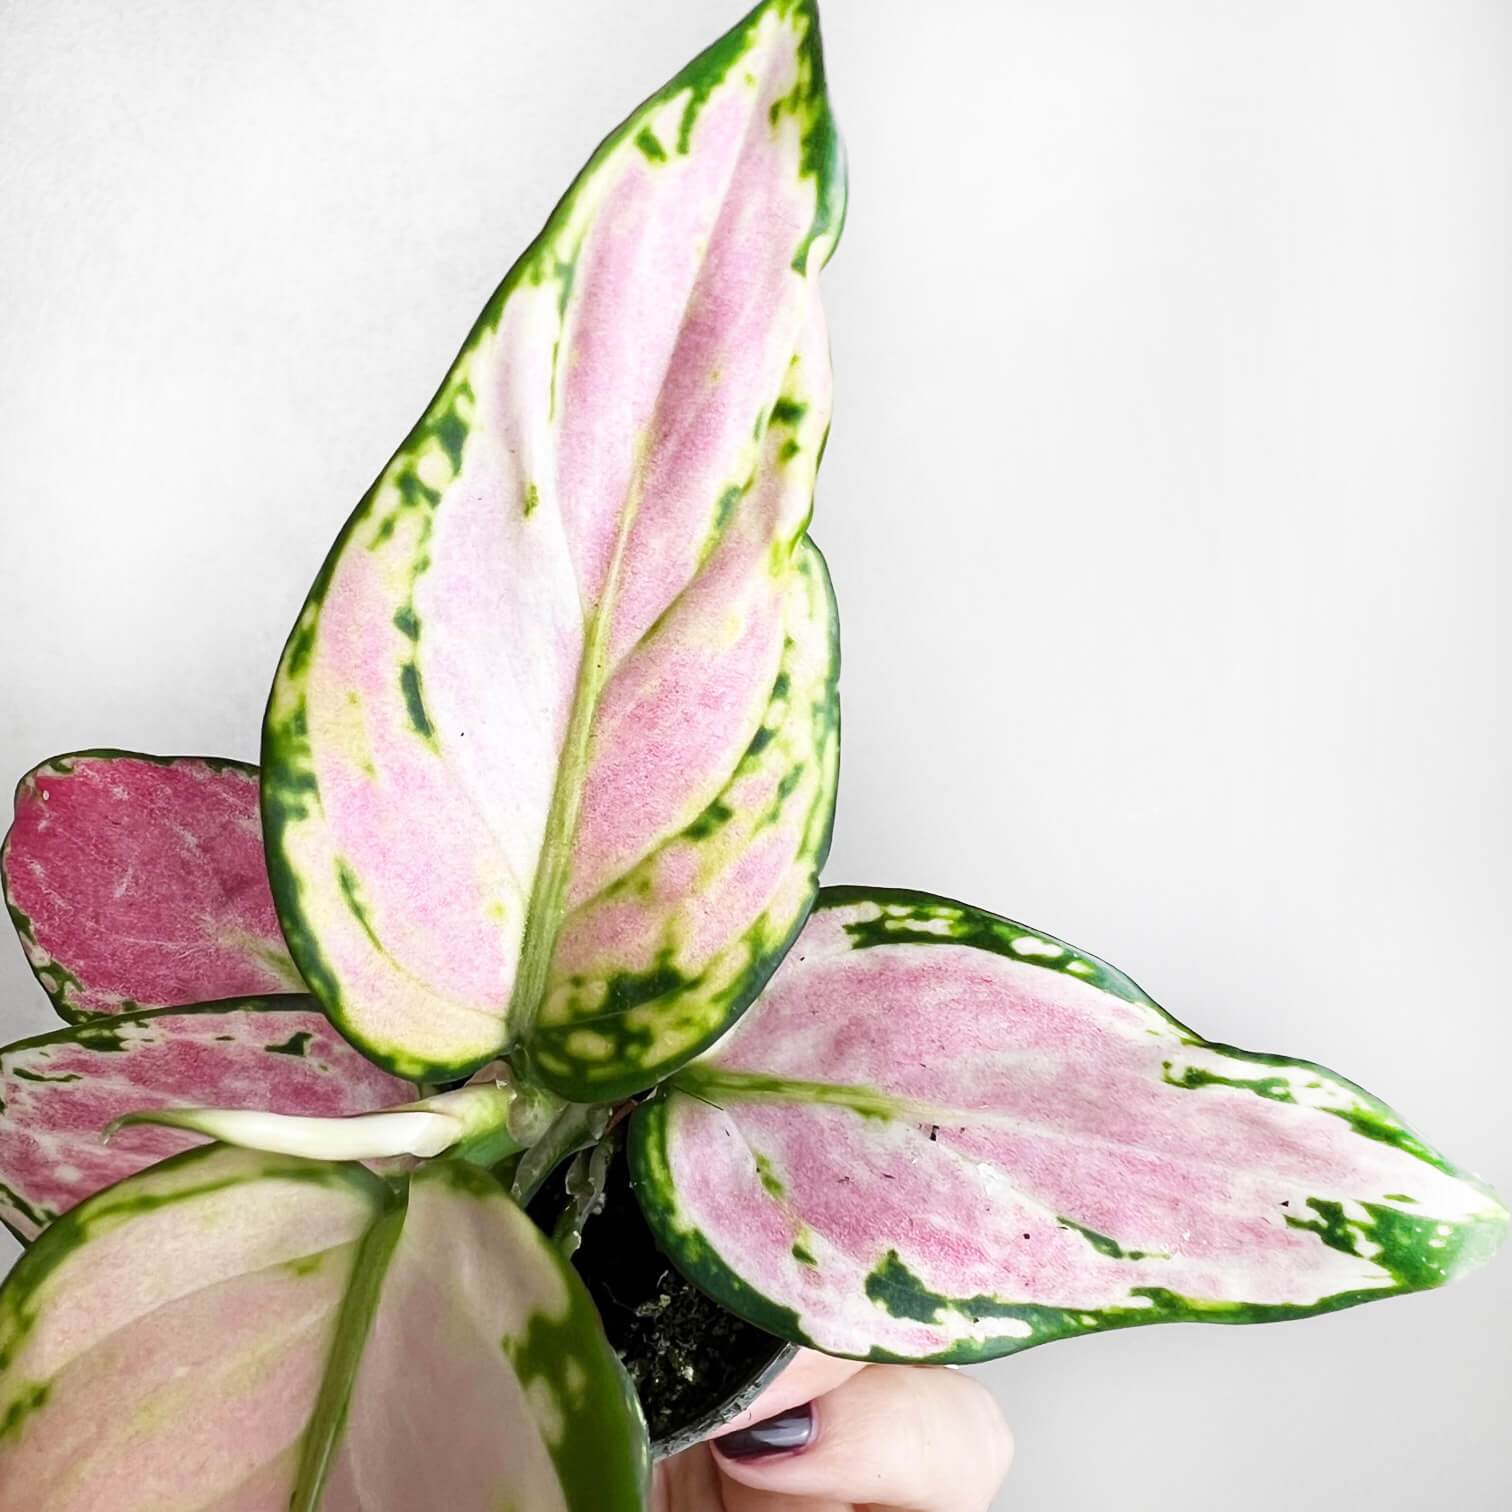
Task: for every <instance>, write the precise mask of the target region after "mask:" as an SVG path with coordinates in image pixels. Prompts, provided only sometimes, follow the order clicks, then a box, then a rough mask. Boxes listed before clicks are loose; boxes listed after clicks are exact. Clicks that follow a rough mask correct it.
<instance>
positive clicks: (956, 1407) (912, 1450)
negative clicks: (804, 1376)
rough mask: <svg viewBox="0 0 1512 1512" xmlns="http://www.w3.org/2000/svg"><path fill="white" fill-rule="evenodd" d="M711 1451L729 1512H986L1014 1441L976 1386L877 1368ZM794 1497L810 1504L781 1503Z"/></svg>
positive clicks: (936, 1373) (940, 1375)
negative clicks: (864, 1511)
mask: <svg viewBox="0 0 1512 1512" xmlns="http://www.w3.org/2000/svg"><path fill="white" fill-rule="evenodd" d="M710 1447H711V1448H712V1449H713V1451H714V1455H715V1462H716V1464H717V1465H718V1467H719V1472H720V1475H721V1476H722V1477H723V1478H724V1480H725V1482H726V1486H725V1505H726V1507H727V1508H728V1509H729V1512H799V1509H800V1508H803V1507H805V1506H807V1505H812V1506H813V1507H814V1509H815V1512H818V1509H819V1508H825V1509H826V1512H828V1509H829V1508H831V1507H834V1506H837V1505H838V1506H839V1507H842V1508H843V1507H849V1506H852V1505H854V1504H857V1503H859V1504H861V1505H862V1506H875V1507H886V1508H899V1509H903V1512H986V1509H987V1508H988V1506H989V1504H990V1503H991V1501H992V1498H993V1497H994V1496H995V1495H996V1494H997V1491H998V1488H999V1487H1000V1486H1001V1485H1002V1483H1003V1479H1004V1477H1005V1476H1006V1475H1007V1473H1008V1466H1009V1464H1010V1462H1011V1461H1012V1458H1013V1439H1012V1435H1011V1434H1010V1433H1009V1432H1008V1428H1007V1425H1006V1424H1005V1423H1004V1422H1003V1418H1002V1414H1001V1413H1000V1412H999V1411H998V1407H997V1404H996V1403H995V1402H994V1401H993V1399H992V1397H991V1396H990V1395H989V1394H988V1392H987V1391H986V1390H985V1388H984V1387H983V1386H982V1385H981V1384H980V1383H979V1382H977V1381H975V1380H973V1379H972V1378H971V1377H969V1376H965V1375H960V1374H958V1373H957V1372H955V1371H952V1370H932V1369H928V1368H920V1367H918V1366H902V1365H874V1366H870V1367H869V1368H867V1369H865V1370H863V1371H861V1372H860V1374H858V1375H855V1376H853V1377H852V1378H851V1379H850V1380H849V1381H847V1382H846V1383H845V1384H844V1385H843V1386H841V1387H839V1388H838V1389H837V1390H835V1391H831V1392H829V1393H828V1394H827V1395H825V1396H822V1397H819V1398H818V1399H817V1400H815V1401H814V1402H811V1403H809V1404H807V1405H806V1406H805V1407H796V1408H793V1409H790V1410H789V1411H787V1412H785V1413H783V1414H781V1415H779V1416H778V1417H776V1418H770V1419H768V1420H766V1421H765V1422H762V1423H756V1424H753V1425H752V1426H751V1427H749V1428H745V1429H741V1430H740V1431H739V1432H736V1433H732V1434H727V1435H725V1436H724V1437H723V1438H718V1439H713V1440H711V1441H710ZM751 1493H755V1494H754V1495H753V1494H751ZM789 1497H791V1498H795V1499H797V1498H808V1499H809V1502H808V1503H805V1502H804V1501H802V1500H794V1501H792V1502H789V1501H787V1500H782V1499H780V1498H789Z"/></svg>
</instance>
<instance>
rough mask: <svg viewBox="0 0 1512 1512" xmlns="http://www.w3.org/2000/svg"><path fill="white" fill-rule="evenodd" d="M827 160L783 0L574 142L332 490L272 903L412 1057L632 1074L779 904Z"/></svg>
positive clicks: (764, 957)
mask: <svg viewBox="0 0 1512 1512" xmlns="http://www.w3.org/2000/svg"><path fill="white" fill-rule="evenodd" d="M843 193H844V191H843V172H842V169H841V165H840V158H839V148H838V139H837V137H836V135H835V132H834V127H833V123H832V121H831V118H830V114H829V108H828V104H827V100H826V96H825V92H824V79H823V67H822V62H821V59H820V53H819V45H818V32H817V21H816V17H815V13H814V9H813V6H812V4H811V3H809V0H767V3H764V4H762V5H761V6H759V7H758V8H757V9H756V10H755V11H753V12H752V13H751V15H750V16H749V17H747V19H746V20H745V21H744V22H742V23H741V24H740V25H739V26H738V27H736V28H735V30H734V31H732V32H731V33H730V34H729V35H728V36H727V37H725V38H724V39H723V40H722V41H720V42H719V43H716V44H715V46H714V47H713V48H711V49H710V50H709V51H708V52H706V53H705V54H704V55H702V56H701V57H700V58H699V59H697V60H695V61H694V62H693V63H692V64H690V65H689V67H688V68H687V69H686V70H684V72H683V73H682V74H680V75H678V77H677V78H675V79H674V80H673V81H672V82H671V83H670V84H668V85H667V86H666V87H665V88H664V89H663V90H662V91H660V92H659V93H658V94H657V95H655V96H654V97H653V98H652V99H651V100H649V101H648V102H647V103H646V104H645V105H644V106H642V107H641V108H640V109H639V110H638V111H636V112H635V113H634V114H633V115H632V116H631V117H630V118H629V119H628V120H627V121H626V122H625V123H624V124H623V125H622V126H621V127H620V128H619V129H618V130H617V131H615V132H614V133H613V134H612V135H611V136H610V137H609V138H608V139H607V140H606V141H605V142H604V144H603V145H602V146H601V147H600V148H599V149H598V151H597V152H596V153H595V154H594V156H593V158H592V160H591V161H590V163H589V164H588V166H587V167H586V168H585V169H584V171H583V173H582V174H581V175H580V176H579V178H578V180H577V181H576V183H575V184H574V185H573V186H572V188H571V189H570V190H569V191H568V193H567V195H566V197H565V198H564V199H563V201H562V202H561V204H560V205H559V206H558V208H557V210H556V211H555V212H554V214H553V215H552V217H551V220H550V221H549V222H548V224H547V226H546V228H545V230H544V231H543V232H542V234H541V236H540V237H539V238H538V239H537V241H536V242H535V243H534V244H533V245H532V246H531V247H530V249H529V250H528V251H527V252H526V253H525V255H524V256H523V257H522V258H521V259H520V261H519V262H518V263H517V264H516V265H515V267H514V268H513V269H512V270H511V272H510V273H509V274H508V276H507V277H506V278H505V280H504V283H503V284H502V285H501V287H500V289H499V290H498V292H497V293H496V294H495V296H494V298H493V299H492V300H491V301H490V303H489V305H488V307H487V308H486V309H485V311H484V312H483V315H482V316H481V317H480V319H479V321H478V323H477V325H476V326H475V327H474V330H473V332H472V334H471V335H470V336H469V338H468V340H467V343H466V345H465V346H464V348H463V350H462V352H461V355H460V356H459V357H458V358H457V361H456V363H455V364H454V366H453V368H452V370H451V372H450V373H449V374H448V376H447V378H446V380H445V382H444V383H443V385H442V387H441V390H440V392H439V394H438V395H437V397H436V399H435V401H434V402H433V404H432V406H431V408H430V410H429V411H428V412H427V413H426V415H425V416H424V418H423V419H422V420H421V421H420V422H419V424H418V425H417V426H416V427H415V429H414V430H413V431H412V432H411V434H410V436H409V438H408V439H407V440H406V441H405V443H404V445H403V446H402V447H401V448H400V450H399V451H398V453H397V454H396V455H395V456H394V458H393V459H392V461H391V462H390V463H389V464H388V466H387V467H386V468H385V470H384V472H383V473H382V475H381V476H380V478H379V480H378V482H377V483H376V484H375V485H374V487H373V489H372V490H371V492H370V493H369V494H368V496H367V497H366V498H365V499H364V500H363V501H362V503H361V504H360V505H359V507H358V509H357V511H356V513H355V514H354V515H353V516H352V518H351V519H350V520H349V521H348V523H347V525H346V527H345V529H344V531H343V533H342V535H341V537H340V539H339V540H338V542H337V544H336V547H335V548H334V550H333V552H332V554H331V556H330V558H329V559H328V561H327V564H326V567H325V569H324V570H323V571H322V573H321V576H320V578H319V579H318V581H317V582H316V584H315V587H314V589H313V590H312V592H311V594H310V597H309V600H308V602H307V603H306V605H305V608H304V610H303V612H302V614H301V616H300V619H299V621H298V624H297V625H296V627H295V630H294V632H293V635H292V636H291V638H290V640H289V643H288V646H287V648H286V650H285V653H284V658H283V662H282V665H281V667H280V670H279V674H278V678H277V680H276V682H275V685H274V688H273V693H272V697H271V700H270V703H269V708H268V715H267V720H266V724H265V727H264V743H263V762H264V766H263V813H264V817H265V820H266V823H267V832H268V858H269V870H270V873H271V876H272V882H273V891H274V895H275V898H276V900H277V905H278V910H279V917H280V919H281V921H282V923H283V926H284V930H285V933H286V935H287V936H288V939H289V941H290V947H291V950H292V952H293V955H294V958H295V960H296V961H297V962H298V963H299V966H300V969H301V971H302V972H303V974H304V976H305V977H306V979H307V980H308V981H309V982H310V984H311V989H312V990H313V991H314V992H315V993H316V994H317V996H319V998H320V999H321V1001H322V1002H323V1003H324V1005H325V1007H326V1008H327V1010H328V1011H329V1012H330V1013H331V1015H332V1016H333V1017H334V1018H335V1020H336V1021H337V1022H338V1023H339V1024H340V1025H341V1027H342V1029H343V1031H344V1032H345V1033H346V1034H348V1035H349V1036H350V1037H351V1038H352V1039H353V1040H354V1042H356V1043H358V1044H360V1045H362V1046H363V1047H364V1049H366V1050H367V1051H368V1052H369V1053H370V1054H371V1055H373V1056H374V1057H375V1058H376V1059H379V1060H380V1061H382V1062H383V1063H384V1064H386V1065H387V1066H388V1067H389V1068H390V1069H392V1070H394V1071H396V1072H399V1073H401V1074H403V1075H407V1076H412V1077H415V1078H416V1079H430V1080H437V1079H442V1078H443V1077H452V1076H457V1075H462V1074H465V1073H466V1072H467V1071H469V1070H471V1069H472V1068H474V1067H476V1066H478V1065H480V1064H482V1063H483V1062H485V1061H486V1060H488V1059H490V1058H491V1057H493V1056H495V1055H497V1054H498V1053H500V1051H501V1050H504V1049H505V1048H508V1047H511V1046H515V1045H521V1044H523V1046H524V1047H525V1050H526V1053H527V1054H528V1056H529V1057H530V1058H531V1062H532V1065H533V1069H534V1070H535V1073H536V1074H537V1075H538V1076H539V1077H540V1078H541V1079H542V1080H543V1081H545V1082H546V1083H547V1084H549V1085H551V1086H552V1087H553V1088H554V1089H555V1090H557V1091H559V1092H561V1093H563V1094H564V1095H566V1096H570V1097H575V1098H578V1099H582V1100H602V1099H604V1098H609V1097H618V1096H620V1095H623V1094H625V1093H627V1092H630V1091H634V1090H638V1089H640V1088H644V1087H646V1086H649V1085H651V1084H652V1083H653V1082H654V1081H655V1080H656V1079H657V1078H658V1077H659V1076H661V1075H662V1074H664V1073H665V1072H666V1071H667V1070H669V1069H670V1068H672V1067H673V1066H675V1065H677V1064H679V1063H681V1062H682V1061H683V1060H686V1059H687V1058H689V1057H690V1056H692V1055H693V1054H695V1053H696V1052H697V1051H698V1050H699V1049H701V1048H703V1047H704V1046H705V1045H707V1044H709V1043H711V1042H712V1040H713V1039H714V1038H716V1037H717V1036H718V1034H719V1033H720V1032H721V1031H722V1030H723V1029H724V1028H725V1027H726V1026H727V1025H728V1024H729V1023H730V1022H731V1021H732V1020H733V1019H734V1018H735V1017H736V1016H738V1015H739V1013H740V1012H741V1011H742V1010H743V1009H744V1008H745V1007H746V1005H747V1004H748V1003H749V1002H750V1001H751V1000H752V998H754V996H755V995H756V993H757V992H758V991H759V990H760V988H761V986H762V984H763V982H764V981H765V980H766V978H767V976H768V975H769V974H770V972H771V970H772V969H773V967H774V966H775V964H776V961H777V960H778V959H779V958H780V955H781V952H782V950H783V948H784V947H785V945H786V944H787V942H788V941H789V940H790V939H791V937H792V935H793V933H794V932H795V930H796V929H797V928H798V927H799V925H800V924H801V922H802V920H803V918H804V916H805V915H806V913H807V911H808V909H809V907H810V906H811V903H812V899H813V894H814V891H815V888H816V886H817V873H818V868H819V865H820V863H821V862H822V860H823V857H824V853H825V850H826V848H827V845H828V837H829V824H830V817H831V813H832V810H833V803H834V786H835V775H836V765H837V744H838V729H837V715H836V693H835V678H836V672H837V666H838V656H837V651H836V645H835V633H834V610H833V604H832V601H831V598H830V592H829V585H828V581H827V578H826V575H825V572H824V568H823V564H822V561H821V560H820V558H819V557H818V554H817V552H815V551H814V550H813V549H812V547H811V546H810V545H809V544H808V542H807V541H806V538H805V535H804V532H805V529H806V527H807V523H808V518H809V513H810V509H811V503H812V493H813V486H814V476H815V469H816V467H817V465H818V459H819V454H820V452H821V450H822V447H823V444H824V438H825V434H826V430H827V426H828V421H829V408H830V375H829V360H828V350H827V341H826V337H825V328H824V321H823V315H822V312H821V310H820V306H819V301H818V288H817V276H818V271H819V268H820V266H821V264H822V263H823V261H824V260H825V258H826V257H827V256H828V255H829V252H830V251H831V249H832V248H833V245H834V241H835V238H836V236H837V235H838V233H839V227H840V219H841V214H842V206H843Z"/></svg>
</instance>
